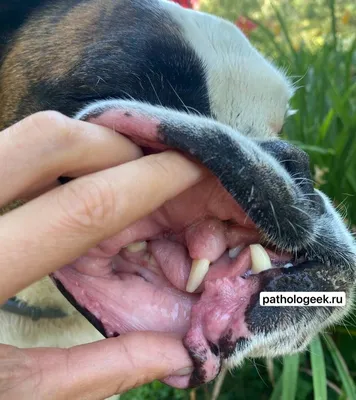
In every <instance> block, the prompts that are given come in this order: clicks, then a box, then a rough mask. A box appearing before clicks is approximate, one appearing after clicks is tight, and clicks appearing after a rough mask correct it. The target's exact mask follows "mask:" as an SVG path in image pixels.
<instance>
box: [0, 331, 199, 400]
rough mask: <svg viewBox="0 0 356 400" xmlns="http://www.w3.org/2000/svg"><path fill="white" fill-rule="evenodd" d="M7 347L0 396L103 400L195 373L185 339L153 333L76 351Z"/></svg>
mask: <svg viewBox="0 0 356 400" xmlns="http://www.w3.org/2000/svg"><path fill="white" fill-rule="evenodd" d="M5 349H6V350H5V351H6V354H5V356H6V360H7V362H6V369H5V368H4V367H0V377H2V378H0V398H13V399H15V398H16V399H25V398H26V399H27V400H32V399H41V400H46V399H56V400H61V399H63V400H64V399H72V400H76V399H87V400H91V399H93V400H94V399H95V400H97V399H104V398H107V397H109V396H112V395H114V394H117V393H123V392H125V391H127V390H129V389H132V388H135V387H138V386H141V385H143V384H145V383H148V382H152V381H153V380H155V379H164V378H165V377H167V376H170V375H173V376H174V375H177V376H180V375H189V373H190V372H191V370H192V364H191V360H190V358H189V356H188V353H187V351H186V350H185V349H184V347H183V345H182V341H181V339H178V338H174V337H173V336H171V335H168V334H162V333H154V332H145V333H142V332H141V333H138V332H136V333H130V334H127V335H124V336H122V337H119V338H112V339H106V340H102V341H100V342H96V343H90V344H86V345H82V346H76V347H73V348H71V349H27V350H20V349H16V348H11V349H10V348H8V347H7V346H6V347H5ZM0 355H1V352H0ZM3 358H4V356H3ZM2 365H3V364H2ZM2 368H4V371H2V370H1V369H2ZM11 371H16V374H13V373H11ZM1 395H3V397H1ZM5 395H7V397H5Z"/></svg>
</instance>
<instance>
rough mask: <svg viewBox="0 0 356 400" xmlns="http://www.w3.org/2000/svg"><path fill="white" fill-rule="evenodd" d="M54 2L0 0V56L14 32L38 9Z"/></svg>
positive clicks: (47, 0)
mask: <svg viewBox="0 0 356 400" xmlns="http://www.w3.org/2000/svg"><path fill="white" fill-rule="evenodd" d="M53 2H54V0H12V1H8V0H0V54H1V52H2V49H3V48H4V47H5V46H6V44H7V42H8V41H9V40H10V38H11V36H12V35H13V33H14V32H16V30H17V29H18V28H19V27H20V26H21V25H22V24H23V23H24V22H25V21H26V19H27V18H29V16H30V15H31V14H32V12H33V11H34V10H36V9H37V8H38V7H40V6H43V5H45V4H46V3H53Z"/></svg>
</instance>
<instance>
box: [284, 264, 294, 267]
mask: <svg viewBox="0 0 356 400" xmlns="http://www.w3.org/2000/svg"><path fill="white" fill-rule="evenodd" d="M290 267H293V264H292V263H287V264H286V265H284V266H283V268H290Z"/></svg>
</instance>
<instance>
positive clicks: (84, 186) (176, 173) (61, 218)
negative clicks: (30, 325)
mask: <svg viewBox="0 0 356 400" xmlns="http://www.w3.org/2000/svg"><path fill="white" fill-rule="evenodd" d="M203 175H204V169H203V167H201V166H199V165H197V164H195V163H194V162H192V161H189V160H188V159H186V158H185V157H183V156H182V155H180V154H179V153H177V152H173V151H166V152H164V153H159V154H155V155H150V156H146V157H143V158H140V159H138V160H136V161H131V162H129V163H126V164H123V165H120V166H117V167H113V168H110V169H107V170H104V171H100V172H96V173H94V174H91V175H87V176H85V177H81V178H78V179H76V180H75V181H72V182H70V183H68V184H66V185H64V186H62V187H59V188H56V189H54V190H52V191H50V192H47V193H45V194H44V195H42V196H40V197H38V198H36V199H35V200H32V201H30V202H29V203H27V204H25V205H23V206H22V207H20V208H18V209H16V210H14V211H11V212H10V213H8V214H6V215H4V216H2V217H0V218H1V224H0V240H1V247H0V276H1V283H0V303H1V301H4V300H6V299H7V298H9V297H10V296H12V295H14V294H15V293H16V292H18V291H19V290H21V289H23V288H24V287H26V286H28V285H29V284H31V283H33V282H35V281H36V280H38V279H40V278H41V277H43V276H45V275H47V274H49V273H51V272H53V271H55V270H56V269H58V268H60V267H62V266H63V265H66V264H69V263H71V262H72V261H74V260H75V259H76V258H77V257H79V256H80V255H82V254H84V253H86V252H87V251H88V250H89V249H90V248H92V247H93V246H95V245H96V244H98V243H99V242H101V241H102V240H104V239H108V238H109V237H111V236H113V235H114V234H116V233H118V232H120V231H121V230H123V229H124V228H126V227H127V226H129V225H131V224H132V223H133V222H135V221H137V220H139V219H141V218H142V217H144V216H146V215H148V214H150V213H151V212H152V211H154V210H156V209H157V208H158V207H160V206H161V205H162V204H163V203H164V202H166V201H167V200H169V199H171V198H174V197H175V196H177V195H178V194H179V193H181V192H183V191H184V190H186V189H188V188H189V187H191V186H193V185H194V184H196V183H197V182H199V180H201V179H202V177H203Z"/></svg>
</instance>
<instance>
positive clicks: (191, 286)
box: [185, 258, 210, 293]
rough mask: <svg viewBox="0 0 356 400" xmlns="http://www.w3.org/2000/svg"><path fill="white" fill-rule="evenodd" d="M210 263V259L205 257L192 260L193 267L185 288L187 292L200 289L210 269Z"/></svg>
mask: <svg viewBox="0 0 356 400" xmlns="http://www.w3.org/2000/svg"><path fill="white" fill-rule="evenodd" d="M209 265H210V261H209V260H206V259H204V258H203V259H200V260H194V261H193V262H192V268H191V270H190V274H189V278H188V282H187V286H186V288H185V290H186V291H187V292H189V293H193V292H195V291H196V290H197V289H198V287H199V286H200V284H201V283H202V282H203V280H204V278H205V275H206V274H207V273H208V271H209Z"/></svg>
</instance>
